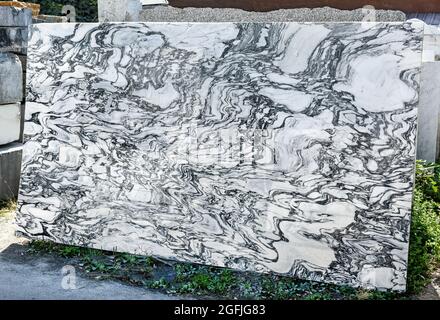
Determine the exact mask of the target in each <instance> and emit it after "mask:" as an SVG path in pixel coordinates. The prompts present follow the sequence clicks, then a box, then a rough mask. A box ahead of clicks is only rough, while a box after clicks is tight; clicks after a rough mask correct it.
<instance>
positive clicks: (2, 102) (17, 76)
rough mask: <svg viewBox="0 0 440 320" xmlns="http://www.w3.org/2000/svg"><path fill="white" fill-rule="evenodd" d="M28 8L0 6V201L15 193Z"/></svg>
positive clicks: (19, 146)
mask: <svg viewBox="0 0 440 320" xmlns="http://www.w3.org/2000/svg"><path fill="white" fill-rule="evenodd" d="M31 24H32V11H31V10H30V9H18V8H15V7H7V6H0V200H6V199H11V198H14V197H16V196H17V193H18V186H19V179H20V163H21V154H22V151H21V133H22V127H23V124H22V123H23V122H22V114H23V110H24V79H25V67H26V66H25V64H26V52H27V42H28V38H29V30H30V26H31Z"/></svg>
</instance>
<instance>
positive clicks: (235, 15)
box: [140, 6, 406, 22]
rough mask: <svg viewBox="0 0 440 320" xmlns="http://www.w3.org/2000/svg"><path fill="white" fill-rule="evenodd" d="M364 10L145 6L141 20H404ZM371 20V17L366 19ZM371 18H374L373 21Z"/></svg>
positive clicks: (392, 13) (400, 15)
mask: <svg viewBox="0 0 440 320" xmlns="http://www.w3.org/2000/svg"><path fill="white" fill-rule="evenodd" d="M369 13H370V12H369V11H367V10H365V9H357V10H339V9H333V8H330V7H324V8H316V9H307V8H303V9H282V10H275V11H270V12H250V11H244V10H240V9H218V8H216V9H212V8H183V9H180V8H174V7H169V6H151V7H148V6H146V7H144V8H143V10H142V12H141V15H140V21H152V22H162V21H163V22H168V21H175V22H176V21H181V22H182V21H184V22H186V21H188V22H272V21H273V22H276V21H298V22H303V21H362V20H363V19H364V18H365V16H366V15H368V16H369V17H374V18H375V19H376V20H375V21H405V20H406V16H405V14H404V13H403V12H401V11H394V10H376V12H375V14H373V15H371V14H369ZM367 21H372V20H367ZM373 21H374V20H373Z"/></svg>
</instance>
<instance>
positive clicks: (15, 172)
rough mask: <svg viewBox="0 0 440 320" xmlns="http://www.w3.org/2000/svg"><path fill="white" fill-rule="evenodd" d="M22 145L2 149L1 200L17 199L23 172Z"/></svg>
mask: <svg viewBox="0 0 440 320" xmlns="http://www.w3.org/2000/svg"><path fill="white" fill-rule="evenodd" d="M21 157H22V145H21V143H12V144H9V145H7V146H3V147H0V200H9V199H14V198H17V195H18V187H19V185H20V172H21Z"/></svg>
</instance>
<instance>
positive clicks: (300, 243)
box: [17, 22, 423, 290]
mask: <svg viewBox="0 0 440 320" xmlns="http://www.w3.org/2000/svg"><path fill="white" fill-rule="evenodd" d="M422 34H423V26H422V24H419V23H415V22H413V23H378V24H374V23H322V24H314V23H313V24H312V23H267V24H252V23H249V24H247V23H212V24H210V23H132V24H129V23H121V24H101V25H99V24H54V25H50V24H48V25H44V24H41V25H37V26H35V28H34V32H33V38H32V40H31V42H30V45H29V57H28V58H29V62H28V88H27V89H28V96H27V106H26V123H25V133H24V134H25V140H26V144H25V147H24V156H23V168H22V180H21V190H20V196H19V206H18V216H17V224H18V228H19V231H20V232H22V233H24V234H25V235H27V236H29V237H32V238H44V239H48V240H52V241H55V242H60V243H68V244H75V245H80V246H87V247H94V248H102V249H107V250H118V251H125V252H131V253H138V254H146V255H153V256H158V257H163V258H170V259H175V260H179V261H188V262H194V263H201V264H207V265H215V266H226V267H230V268H234V269H239V270H248V271H257V272H273V273H276V274H282V275H288V276H295V277H300V278H304V279H311V280H318V281H326V282H331V283H341V284H348V285H351V286H363V287H367V288H381V289H384V288H386V289H393V290H404V289H405V277H406V270H407V255H408V239H409V226H410V214H411V200H412V188H413V183H414V179H413V178H414V160H415V141H416V130H417V125H416V123H417V104H418V88H419V73H420V65H421V49H422Z"/></svg>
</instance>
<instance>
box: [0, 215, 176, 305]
mask: <svg viewBox="0 0 440 320" xmlns="http://www.w3.org/2000/svg"><path fill="white" fill-rule="evenodd" d="M25 242H26V241H25V240H24V239H20V238H16V237H15V235H14V227H13V224H12V219H11V216H9V217H6V218H5V217H0V300H9V299H20V300H23V299H24V300H41V299H49V300H70V299H79V300H84V299H91V300H95V299H100V300H107V299H108V300H110V299H112V300H113V299H114V300H168V299H173V300H174V299H178V297H171V296H168V295H164V294H161V293H156V292H151V291H149V290H146V289H143V288H139V287H134V286H130V285H125V284H122V283H119V282H115V281H107V280H94V279H90V278H86V277H84V276H81V275H80V274H77V273H76V272H74V270H73V269H72V267H70V266H66V265H65V264H66V260H65V259H62V258H58V257H53V256H51V255H43V256H38V257H36V256H33V255H28V254H26V250H27V247H26V245H25Z"/></svg>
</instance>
